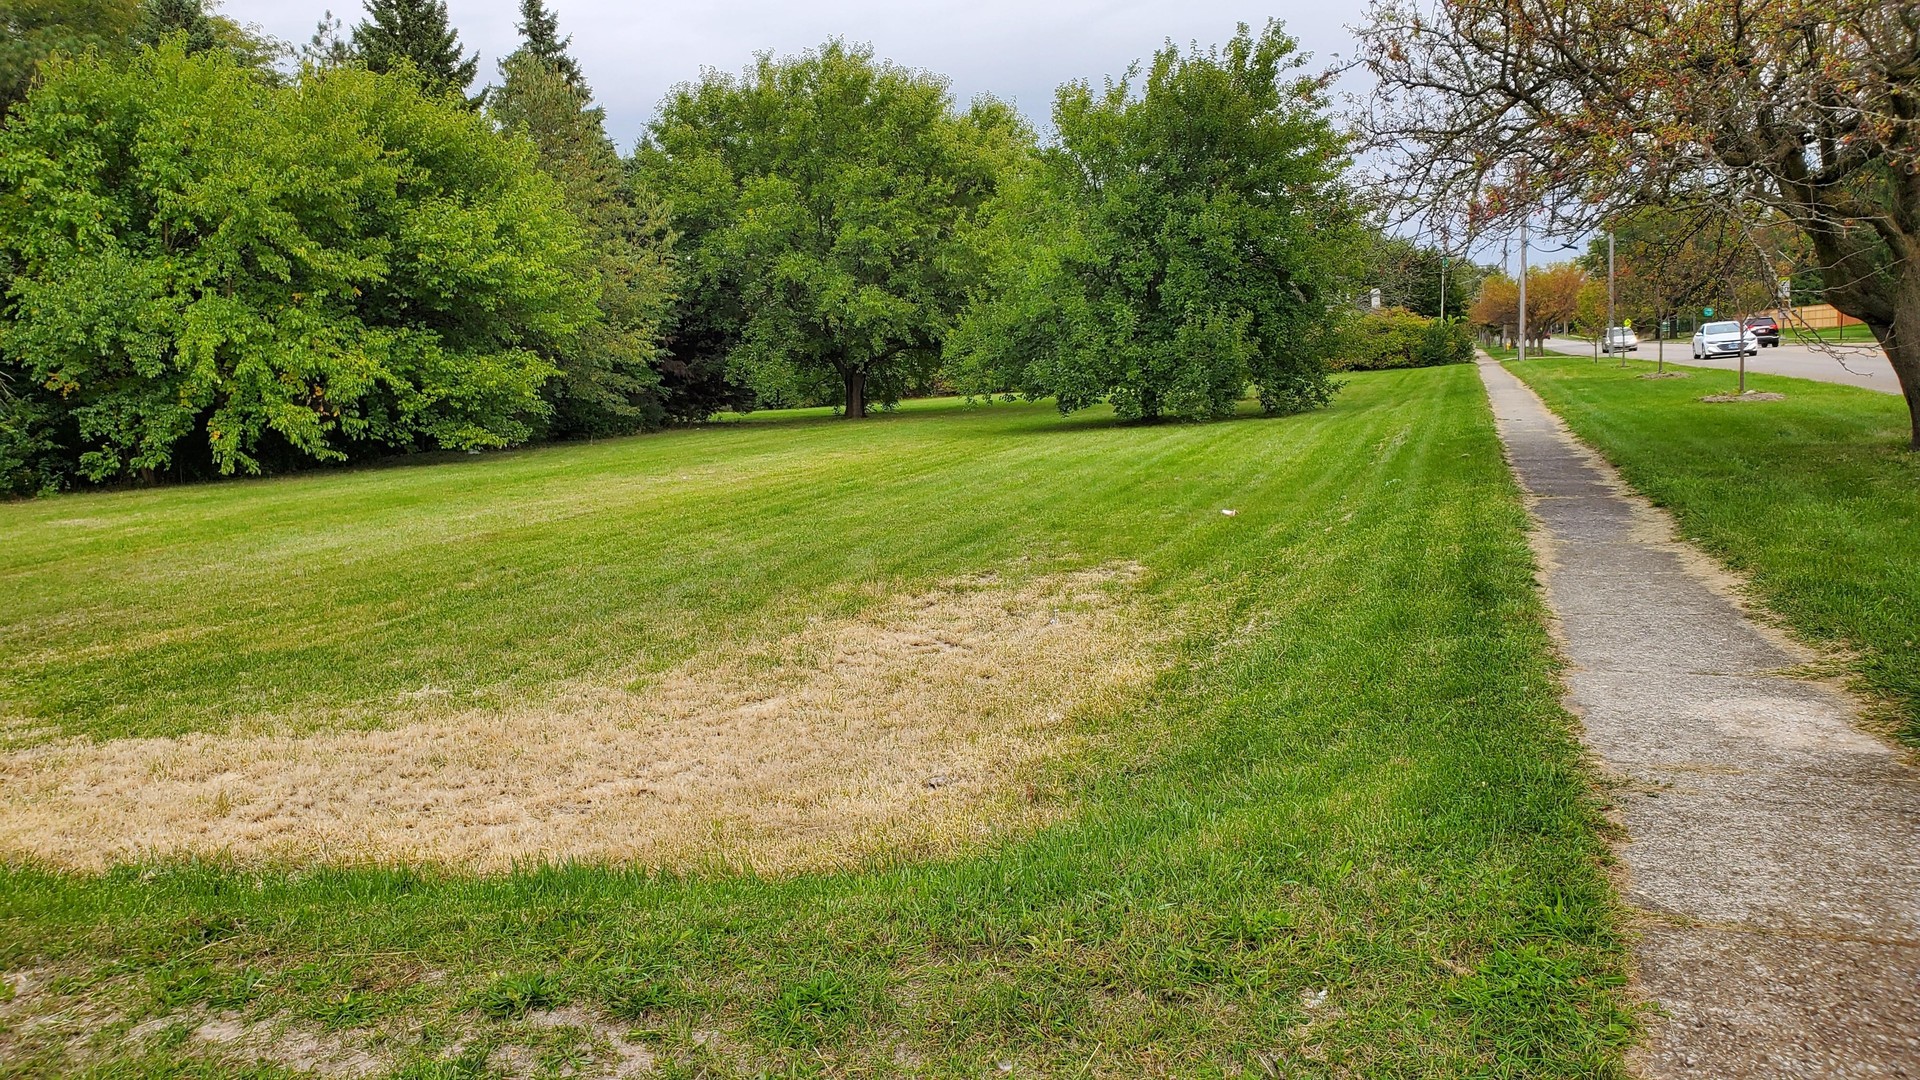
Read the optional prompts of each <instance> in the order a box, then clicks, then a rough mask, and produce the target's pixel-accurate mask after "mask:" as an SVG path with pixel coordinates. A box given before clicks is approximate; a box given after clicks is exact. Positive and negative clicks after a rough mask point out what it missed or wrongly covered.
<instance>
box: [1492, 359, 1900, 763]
mask: <svg viewBox="0 0 1920 1080" xmlns="http://www.w3.org/2000/svg"><path fill="white" fill-rule="evenodd" d="M1836 362H1837V361H1836ZM1667 366H1668V367H1669V368H1674V367H1675V365H1672V364H1668V365H1667ZM1650 370H1652V365H1651V364H1647V363H1645V362H1642V361H1634V362H1632V363H1631V364H1629V365H1628V367H1627V368H1626V369H1625V370H1621V369H1620V368H1618V367H1606V366H1605V365H1602V366H1600V367H1595V366H1593V365H1590V364H1589V365H1582V364H1579V363H1577V362H1567V361H1553V360H1543V361H1540V362H1538V363H1535V362H1532V361H1529V362H1527V363H1526V364H1517V365H1514V371H1515V373H1516V374H1518V375H1519V376H1520V377H1521V378H1523V379H1525V380H1526V381H1527V383H1528V385H1530V386H1532V387H1533V388H1534V390H1535V391H1537V392H1538V393H1539V394H1540V396H1541V397H1542V398H1543V399H1545V400H1546V402H1547V404H1548V405H1549V406H1551V407H1552V408H1553V410H1554V411H1555V412H1557V413H1559V414H1560V415H1561V416H1562V417H1564V418H1565V419H1566V421H1567V423H1568V425H1569V426H1570V427H1572V428H1573V430H1574V431H1575V432H1576V433H1577V434H1579V435H1580V437H1581V438H1583V439H1586V440H1587V441H1588V442H1590V443H1592V444H1593V445H1594V446H1595V447H1596V448H1598V449H1599V450H1600V452H1601V453H1603V454H1605V455H1606V456H1607V458H1608V460H1610V461H1612V462H1613V463H1614V464H1615V465H1616V466H1618V467H1619V469H1620V471H1621V473H1622V474H1623V475H1624V476H1625V477H1626V478H1627V480H1628V482H1630V483H1631V484H1632V485H1633V486H1634V488H1635V489H1636V490H1638V491H1639V492H1641V493H1642V494H1644V495H1646V496H1647V497H1648V498H1649V499H1652V500H1653V501H1654V502H1656V503H1658V504H1660V505H1661V506H1664V507H1666V508H1668V509H1669V510H1671V511H1673V514H1674V516H1675V518H1676V519H1677V520H1678V522H1679V524H1680V529H1681V531H1682V532H1683V533H1684V534H1685V535H1686V536H1687V538H1688V539H1690V540H1693V541H1695V542H1697V543H1699V544H1700V545H1701V546H1703V547H1705V548H1706V549H1707V550H1708V551H1710V552H1712V553H1713V554H1715V555H1716V556H1719V557H1720V558H1721V559H1723V560H1725V561H1726V562H1727V564H1728V565H1730V566H1732V567H1733V568H1734V569H1735V570H1737V571H1739V572H1740V573H1742V574H1745V575H1747V576H1748V577H1749V578H1750V579H1751V581H1752V582H1753V587H1754V589H1755V591H1756V594H1757V597H1758V599H1759V600H1760V601H1761V602H1762V603H1764V604H1765V605H1766V607H1767V608H1768V609H1769V610H1771V611H1772V612H1774V613H1776V614H1778V615H1779V616H1780V617H1781V619H1783V620H1784V621H1785V622H1786V624H1787V626H1788V627H1790V628H1791V629H1792V630H1794V631H1795V632H1796V633H1798V634H1800V635H1803V636H1804V637H1805V638H1806V639H1807V640H1808V641H1810V642H1812V643H1814V644H1815V645H1818V646H1823V647H1826V648H1829V649H1837V650H1838V651H1840V652H1842V653H1844V654H1850V657H1851V658H1850V659H1849V660H1848V662H1847V666H1848V668H1850V669H1851V670H1852V671H1853V672H1855V673H1857V674H1858V676H1859V677H1860V680H1861V683H1860V685H1861V688H1862V689H1864V690H1866V691H1868V692H1869V693H1872V694H1874V695H1877V696H1879V697H1881V698H1883V699H1884V700H1885V702H1886V708H1885V712H1886V717H1887V719H1888V721H1889V722H1890V724H1891V726H1893V727H1895V728H1897V729H1899V730H1901V731H1902V732H1903V733H1904V734H1905V736H1906V737H1907V738H1908V739H1909V740H1912V739H1915V738H1920V529H1916V528H1915V527H1914V523H1915V522H1916V521H1920V454H1916V453H1914V452H1913V451H1911V450H1909V449H1908V448H1907V439H1908V424H1907V411H1906V404H1905V402H1903V401H1902V400H1901V399H1900V398H1899V397H1896V396H1890V395H1887V394H1878V393H1874V392H1873V391H1869V390H1861V389H1857V388H1854V387H1849V386H1836V385H1833V384H1831V383H1820V382H1813V381H1811V380H1806V379H1790V378H1784V377H1780V376H1771V375H1755V374H1749V375H1748V376H1747V385H1748V388H1749V389H1753V390H1760V391H1771V392H1775V393H1781V394H1785V395H1786V400H1785V401H1770V402H1750V403H1733V404H1715V403H1707V402H1702V401H1700V400H1699V399H1700V398H1701V397H1702V396H1705V395H1707V394H1716V393H1730V392H1732V379H1733V376H1732V375H1731V374H1730V373H1727V372H1721V371H1709V370H1703V369H1691V372H1692V376H1693V377H1691V378H1686V379H1661V380H1648V379H1641V378H1639V377H1638V376H1640V375H1641V374H1644V373H1646V372H1648V371H1650ZM1677 370H1680V371H1688V370H1689V369H1687V368H1678V369H1677Z"/></svg>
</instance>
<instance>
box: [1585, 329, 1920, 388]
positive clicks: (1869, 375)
mask: <svg viewBox="0 0 1920 1080" xmlns="http://www.w3.org/2000/svg"><path fill="white" fill-rule="evenodd" d="M1547 348H1549V349H1552V350H1554V351H1555V352H1564V353H1572V354H1573V355H1575V356H1590V355H1592V354H1593V343H1592V342H1589V341H1580V340H1578V339H1575V338H1548V339H1547ZM1658 349H1659V345H1658V343H1657V342H1653V341H1642V342H1640V349H1639V351H1638V352H1633V353H1629V354H1628V355H1629V356H1631V357H1633V358H1634V359H1636V360H1652V359H1654V358H1655V357H1656V356H1658V355H1659V352H1658ZM1601 359H1602V360H1603V361H1604V360H1608V359H1610V358H1609V357H1604V356H1603V357H1601ZM1667 362H1668V363H1674V364H1682V365H1685V366H1687V367H1702V368H1718V369H1720V370H1722V371H1727V372H1732V371H1735V370H1737V369H1738V368H1739V366H1740V358H1739V357H1737V356H1723V357H1719V358H1718V359H1713V360H1695V359H1694V358H1693V346H1692V345H1691V344H1690V343H1689V341H1688V339H1686V338H1681V339H1679V340H1670V341H1668V342H1667ZM1747 370H1748V371H1758V372H1760V373H1762V374H1766V375H1790V376H1792V377H1794V378H1796V379H1816V380H1818V381H1820V382H1830V383H1840V384H1842V385H1845V386H1860V387H1865V388H1866V389H1868V390H1879V391H1881V392H1882V393H1887V394H1897V393H1899V392H1900V380H1898V379H1896V378H1895V377H1894V374H1893V365H1892V364H1889V363H1887V354H1886V353H1884V352H1881V351H1880V347H1879V346H1878V345H1844V346H1841V345H1828V346H1824V347H1820V348H1815V347H1813V346H1810V345H1792V344H1785V343H1783V344H1781V345H1780V346H1779V347H1778V348H1773V349H1761V350H1760V355H1758V356H1749V357H1747Z"/></svg>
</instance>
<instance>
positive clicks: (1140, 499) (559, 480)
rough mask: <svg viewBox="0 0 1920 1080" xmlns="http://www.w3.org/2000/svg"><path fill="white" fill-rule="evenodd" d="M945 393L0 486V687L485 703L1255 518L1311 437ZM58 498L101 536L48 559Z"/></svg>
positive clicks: (338, 704) (35, 704)
mask: <svg viewBox="0 0 1920 1080" xmlns="http://www.w3.org/2000/svg"><path fill="white" fill-rule="evenodd" d="M1349 407H1353V406H1348V405H1343V406H1342V408H1349ZM956 409H957V406H956V404H955V403H952V402H946V403H939V404H937V405H935V406H934V407H932V408H931V409H927V408H921V409H910V410H907V411H904V412H903V413H902V414H901V415H899V416H895V417H888V418H884V419H882V420H880V421H877V422H876V423H877V425H878V426H875V427H870V428H866V429H859V430H853V429H857V428H858V427H859V426H858V425H847V426H845V427H842V426H838V425H835V424H834V422H832V421H830V420H824V419H812V420H806V421H785V422H779V421H776V422H774V423H752V424H742V425H729V426H726V427H723V428H719V429H715V430H707V431H698V432H687V433H676V434H674V435H671V436H666V437H661V438H657V439H641V440H626V441H622V442H618V443H611V444H601V445H598V446H592V447H566V448H559V449H555V450H552V451H544V452H533V453H525V454H519V455H511V456H505V457H504V458H503V459H501V460H498V461H487V462H483V463H474V464H467V463H456V464H454V465H452V466H445V467H415V468H397V469H388V470H379V471H371V472H360V473H352V474H345V475H335V476H310V477H300V478H295V479H292V480H283V481H270V482H258V483H248V484H238V485H229V486H225V487H220V488H213V489H192V490H191V491H190V492H188V493H187V494H188V497H187V498H186V499H185V500H184V501H183V504H182V505H181V506H180V507H178V508H177V510H176V511H175V514H174V515H173V517H172V518H171V519H169V520H162V517H163V516H162V515H158V514H156V513H154V512H152V511H151V510H150V509H149V508H150V507H152V506H154V505H155V504H154V503H153V501H152V500H153V499H154V498H155V497H156V496H157V495H158V494H160V493H151V492H137V493H124V494H117V495H102V496H91V497H87V498H83V499H75V500H54V501H52V502H51V503H45V504H21V505H16V506H9V507H0V521H4V522H5V534H4V535H5V538H6V539H7V540H8V541H9V542H8V543H7V544H6V545H5V546H6V547H8V548H9V549H10V550H13V551H14V556H13V557H14V558H15V559H16V560H17V561H18V564H19V565H20V569H18V570H16V571H15V572H14V574H13V575H12V580H11V581H10V582H9V592H10V593H11V595H12V599H11V600H9V601H8V602H7V604H6V610H5V612H4V614H5V618H4V624H5V625H6V626H8V627H9V628H11V629H10V632H9V633H8V634H7V636H6V638H5V639H0V648H4V649H5V650H6V653H5V656H4V663H5V668H4V669H3V670H7V671H8V673H9V675H10V676H11V677H10V679H9V681H10V682H12V683H13V684H14V685H15V686H16V687H17V690H16V691H15V693H14V694H11V695H9V697H11V698H13V707H14V711H15V712H16V713H17V714H24V715H26V716H28V717H30V718H31V721H32V723H33V724H35V725H37V726H47V727H51V728H54V729H56V730H58V731H60V732H62V733H68V734H86V735H90V736H94V737H106V736H113V735H126V734H151V735H171V734H178V733H181V732H184V731H189V730H208V729H211V730H219V729H222V728H224V727H225V726H227V725H229V724H231V723H232V722H234V721H235V720H236V719H242V718H245V717H248V716H252V715H258V714H263V713H265V714H271V715H275V716H284V717H286V718H287V721H288V722H291V723H303V722H316V723H325V722H331V721H334V720H340V719H345V720H348V721H350V722H355V723H377V722H383V719H384V718H385V717H386V716H387V715H388V714H392V713H400V714H404V711H405V705H404V702H403V699H402V698H401V695H403V694H408V693H411V692H417V691H419V690H421V689H422V688H439V689H440V690H443V691H444V690H447V689H449V688H454V689H457V690H458V691H459V692H460V694H461V696H462V697H463V698H465V699H466V700H469V701H472V702H476V703H479V704H486V705H497V704H503V703H505V702H507V701H509V700H513V699H516V698H519V697H522V696H524V695H527V694H537V693H540V692H542V691H544V690H549V689H551V687H552V686H553V685H554V684H556V683H558V682H560V681H563V680H567V679H573V678H581V677H587V676H599V677H602V678H608V679H614V678H619V677H621V676H622V675H626V676H628V677H631V675H632V674H636V673H637V672H635V671H633V670H632V669H633V667H634V665H635V664H636V662H637V663H638V665H639V666H640V667H641V669H642V670H645V669H648V668H652V669H657V668H660V667H664V666H667V665H670V664H672V663H674V662H677V661H679V660H681V659H684V658H685V657H686V656H688V655H690V654H691V653H693V652H694V651H695V650H696V649H697V648H698V647H699V641H700V639H701V637H702V636H703V635H710V634H714V633H741V632H778V631H779V630H780V629H782V628H790V627H791V625H792V623H793V620H794V619H795V618H798V617H802V616H804V615H805V614H813V613H817V612H820V611H827V612H831V613H842V614H844V613H846V612H848V611H850V610H853V609H854V608H857V607H858V606H859V605H861V604H864V603H868V602H871V600H872V598H873V596H874V595H876V594H878V593H879V592H883V591H889V590H891V591H903V590H904V591H911V590H913V589H915V588H917V587H920V586H923V585H925V584H927V583H928V582H929V581H931V580H933V579H934V578H936V577H939V576H943V575H951V574H953V573H959V572H966V571H968V570H972V569H979V568H983V567H993V568H1000V569H1003V570H1004V569H1009V568H1011V567H1012V565H1013V564H1012V560H1013V559H1015V558H1017V557H1019V556H1022V555H1029V556H1031V555H1038V556H1041V557H1048V558H1051V557H1064V558H1069V559H1075V558H1077V559H1081V560H1084V561H1090V562H1092V561H1099V560H1102V559H1107V558H1114V557H1125V558H1132V557H1134V554H1135V552H1134V551H1133V549H1134V548H1135V547H1137V546H1139V545H1143V544H1144V545H1154V544H1159V543H1166V542H1184V541H1181V540H1180V539H1179V538H1180V535H1181V533H1182V532H1183V531H1184V529H1185V528H1186V527H1187V526H1190V525H1191V522H1192V516H1193V515H1195V514H1198V513H1201V512H1203V511H1205V510H1209V509H1213V510H1217V509H1220V508H1225V507H1227V506H1229V505H1230V504H1234V503H1239V502H1247V503H1249V506H1248V507H1246V508H1245V509H1246V510H1247V511H1248V515H1249V516H1248V518H1247V520H1246V521H1244V522H1242V523H1241V527H1242V528H1243V529H1247V528H1259V527H1262V526H1261V524H1260V523H1261V522H1263V521H1265V522H1275V521H1279V520H1283V519H1284V516H1285V515H1286V514H1287V513H1289V512H1290V504H1293V503H1295V502H1296V499H1297V496H1295V495H1293V494H1292V493H1288V494H1286V495H1285V496H1284V497H1281V498H1273V497H1271V496H1270V487H1271V483H1272V479H1271V478H1272V476H1273V471H1272V470H1273V465H1272V462H1277V461H1286V460H1288V459H1289V458H1291V457H1293V456H1296V455H1317V454H1322V453H1325V452H1326V450H1325V449H1324V448H1323V447H1322V446H1321V445H1319V443H1320V440H1322V439H1324V438H1325V437H1326V433H1325V431H1324V430H1323V428H1322V427H1321V426H1320V425H1317V424H1299V425H1291V426H1289V425H1267V426H1264V427H1263V426H1262V425H1257V424H1252V423H1251V422H1248V423H1242V424H1235V425H1222V426H1220V427H1218V428H1215V429H1195V428H1185V429H1182V428H1172V427H1169V428H1163V429H1157V430H1156V429H1129V428H1119V427H1115V426H1113V425H1111V424H1110V423H1103V422H1101V420H1100V419H1099V418H1084V419H1083V418H1075V419H1073V420H1061V419H1060V418H1059V417H1057V415H1055V414H1053V413H1052V412H1051V410H1048V409H1046V408H1045V407H1044V406H1040V407H1032V406H1005V405H1002V406H996V407H995V408H994V409H989V410H979V411H976V412H970V413H962V414H959V415H949V414H950V413H952V412H954V411H955V410H956ZM930 418H937V419H933V420H930ZM1367 418H1368V420H1369V424H1368V429H1369V431H1370V430H1371V429H1372V428H1373V427H1375V426H1383V425H1390V424H1392V423H1395V422H1396V421H1394V420H1392V419H1390V418H1389V416H1388V414H1386V413H1381V414H1379V415H1375V414H1374V413H1373V411H1372V409H1371V408H1370V409H1369V412H1368V414H1367ZM1397 422H1398V423H1400V424H1402V425H1404V424H1405V422H1406V421H1405V420H1404V419H1401V420H1399V421H1397ZM863 432H864V433H863ZM1343 434H1344V432H1343ZM1361 437H1363V438H1374V436H1372V435H1371V434H1363V435H1362V436H1361ZM663 444H664V445H663ZM672 451H678V452H679V453H678V455H677V456H676V455H675V454H674V453H672ZM549 456H558V457H562V458H565V459H567V460H566V461H565V462H564V463H562V464H555V463H553V462H551V461H548V460H546V458H548V457H549ZM714 462H725V464H724V465H721V464H713V463H714ZM1182 463H1188V464H1190V467H1184V468H1183V464H1182ZM443 469H445V470H446V471H447V472H448V473H450V474H451V475H448V476H446V477H444V478H443V477H440V476H439V474H440V473H441V472H442V471H443ZM475 470H480V473H479V474H478V475H476V473H475ZM1183 473H1184V475H1183ZM683 476H684V477H689V479H684V480H683V479H682V477H683ZM1334 479H1335V478H1333V477H1327V478H1325V481H1323V482H1326V481H1332V480H1334ZM383 481H384V483H382V482H383ZM209 491H213V492H216V493H218V494H219V495H220V496H222V498H221V499H214V498H210V497H209V495H208V492H209ZM435 491H440V492H443V493H444V494H443V495H442V496H441V499H440V502H438V503H424V502H423V501H422V500H424V499H427V498H429V497H431V495H432V494H433V492H435ZM255 504H257V507H256V506H255ZM1263 504H1265V505H1263ZM250 507H252V508H253V509H248V508H250ZM122 517H124V518H125V519H126V522H125V524H124V525H122V524H121V522H120V519H121V518H122ZM75 518H80V519H84V520H89V521H90V522H92V523H93V524H91V525H90V526H88V527H87V528H86V529H85V531H86V532H88V533H97V534H104V536H103V538H101V539H97V540H95V541H93V543H92V544H91V546H90V547H88V546H82V547H81V548H80V549H79V550H77V551H71V552H69V551H67V550H66V549H65V548H64V547H63V545H62V543H61V540H62V538H63V537H64V536H65V534H66V532H68V531H70V528H71V527H62V526H58V525H56V524H53V523H54V522H57V521H60V520H73V519H75ZM1093 519H1098V520H1093ZM176 533H177V537H176ZM15 537H18V538H20V541H21V542H20V543H18V544H15V543H12V541H13V539H14V538H15ZM1077 549H1085V550H1077ZM867 585H872V586H874V588H864V587H863V586H867ZM796 600H797V601H799V602H797V603H796V602H795V601H796Z"/></svg>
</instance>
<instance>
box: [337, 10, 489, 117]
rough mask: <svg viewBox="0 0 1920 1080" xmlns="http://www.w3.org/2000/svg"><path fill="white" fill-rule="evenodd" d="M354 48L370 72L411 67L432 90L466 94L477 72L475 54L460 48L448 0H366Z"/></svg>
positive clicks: (354, 36) (354, 31)
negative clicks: (403, 66) (449, 12)
mask: <svg viewBox="0 0 1920 1080" xmlns="http://www.w3.org/2000/svg"><path fill="white" fill-rule="evenodd" d="M353 51H354V55H355V56H356V57H358V58H359V60H360V61H361V62H362V63H364V64H366V66H367V68H368V69H369V70H371V71H376V72H380V73H383V74H384V73H387V72H391V71H393V70H395V69H397V68H399V67H401V66H402V65H409V66H411V67H412V68H413V70H414V72H415V73H416V74H417V75H418V77H419V78H420V80H421V82H422V84H423V85H424V86H425V87H426V89H427V91H428V93H431V94H450V95H455V96H461V97H464V96H465V95H466V92H467V88H468V87H470V86H472V85H473V79H474V76H475V75H477V74H479V72H480V56H479V54H478V53H474V54H471V55H469V54H468V53H467V52H466V51H465V50H464V49H462V48H461V45H460V34H459V32H458V31H456V30H454V28H453V26H452V24H451V23H450V22H449V20H448V18H447V4H446V0H366V17H365V18H364V19H362V20H361V22H360V24H359V25H358V26H355V27H354V28H353Z"/></svg>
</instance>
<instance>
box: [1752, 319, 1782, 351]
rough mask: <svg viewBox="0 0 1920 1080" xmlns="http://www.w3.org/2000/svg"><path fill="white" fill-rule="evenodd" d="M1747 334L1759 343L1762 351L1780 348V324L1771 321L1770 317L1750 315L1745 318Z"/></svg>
mask: <svg viewBox="0 0 1920 1080" xmlns="http://www.w3.org/2000/svg"><path fill="white" fill-rule="evenodd" d="M1747 332H1748V333H1750V334H1752V335H1753V336H1754V337H1755V338H1758V339H1759V341H1760V347H1761V348H1763V349H1766V348H1774V349H1777V348H1779V347H1780V324H1779V323H1777V322H1774V321H1773V316H1771V315H1752V316H1749V317H1748V318H1747Z"/></svg>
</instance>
